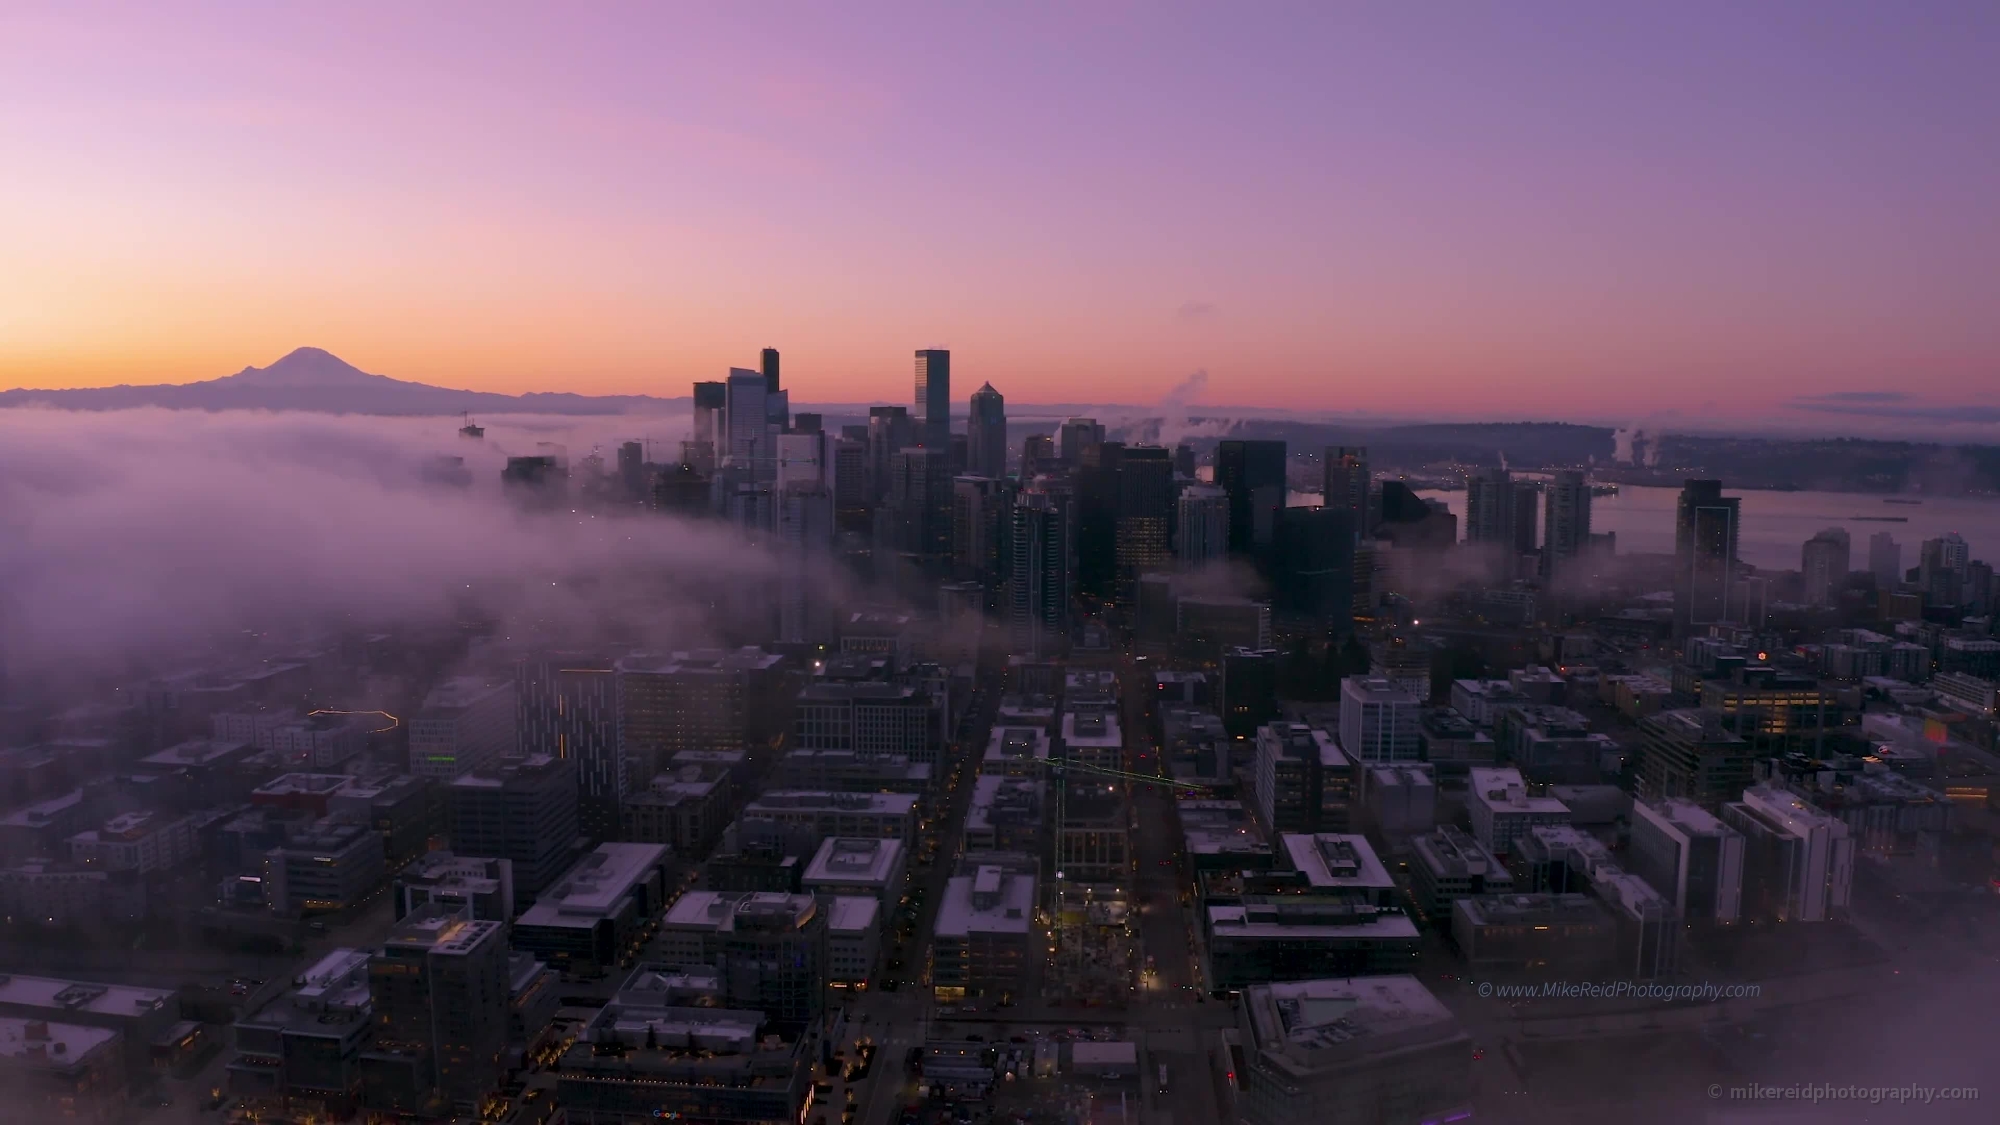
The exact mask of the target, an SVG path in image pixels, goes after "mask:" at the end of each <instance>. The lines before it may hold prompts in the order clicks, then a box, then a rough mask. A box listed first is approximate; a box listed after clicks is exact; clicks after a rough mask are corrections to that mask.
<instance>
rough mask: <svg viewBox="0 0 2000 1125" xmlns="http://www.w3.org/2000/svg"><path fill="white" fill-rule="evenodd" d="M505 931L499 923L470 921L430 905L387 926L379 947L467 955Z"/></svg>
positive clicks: (439, 906) (447, 910)
mask: <svg viewBox="0 0 2000 1125" xmlns="http://www.w3.org/2000/svg"><path fill="white" fill-rule="evenodd" d="M505 928H506V927H505V926H503V925H502V924H501V923H499V922H475V921H471V920H470V919H467V918H465V917H463V916H462V915H460V914H459V913H458V912H457V911H455V910H450V909H447V908H445V907H443V906H441V905H438V904H435V903H431V904H426V905H424V906H421V907H419V908H417V909H416V910H415V911H412V912H411V913H410V914H409V915H407V916H406V917H404V918H403V919H402V920H401V921H399V922H397V923H396V924H395V925H394V926H391V927H390V928H389V934H388V936H387V937H386V938H384V939H383V944H384V945H385V946H400V947H403V948H406V949H408V948H418V949H424V950H428V951H431V952H435V953H452V954H457V953H470V952H471V951H472V950H473V949H475V948H477V947H478V946H479V944H480V943H481V942H482V941H485V940H486V938H487V937H488V936H489V935H491V934H494V933H499V932H502V931H504V930H505Z"/></svg>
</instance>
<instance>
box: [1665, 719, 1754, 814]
mask: <svg viewBox="0 0 2000 1125" xmlns="http://www.w3.org/2000/svg"><path fill="white" fill-rule="evenodd" d="M1639 738H1640V742H1639V771H1638V772H1639V778H1638V781H1639V784H1638V791H1639V795H1640V796H1642V797H1654V798H1659V797H1677V798H1680V799H1682V800H1688V801H1693V802H1695V803H1696V804H1698V805H1701V806H1703V807H1704V808H1709V809H1714V808H1716V807H1718V806H1719V805H1721V803H1722V802H1724V801H1727V800H1729V799H1730V798H1731V797H1732V796H1733V795H1735V794H1737V793H1740V792H1742V791H1743V788H1744V787H1745V786H1747V785H1749V784H1750V782H1751V781H1752V780H1753V777H1752V775H1753V774H1754V773H1755V769H1756V760H1757V753H1756V750H1755V748H1754V747H1752V746H1751V745H1750V743H1748V742H1746V741H1744V740H1743V738H1742V737H1740V736H1739V735H1737V734H1736V733H1735V732H1733V731H1731V730H1730V729H1729V728H1728V726H1727V725H1726V724H1725V723H1724V721H1723V717H1722V715H1721V713H1719V712H1715V711H1704V710H1699V709H1696V708H1687V709H1682V710H1673V711H1661V712H1658V713H1656V714H1652V715H1648V716H1646V717H1645V718H1644V719H1642V720H1640V722H1639Z"/></svg>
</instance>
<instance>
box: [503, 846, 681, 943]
mask: <svg viewBox="0 0 2000 1125" xmlns="http://www.w3.org/2000/svg"><path fill="white" fill-rule="evenodd" d="M666 859H667V847H666V845H665V844H599V845H597V848H596V850H594V851H592V852H591V853H590V854H589V855H587V856H584V857H583V858H582V859H581V860H578V861H577V864H576V866H575V867H572V868H570V869H569V871H568V872H567V873H566V874H564V875H563V877H562V878H560V879H558V880H556V882H555V885H553V886H551V887H550V888H549V889H548V890H546V891H543V892H542V893H541V894H540V895H539V896H537V897H536V899H535V905H533V906H531V907H529V908H528V909H527V912H526V913H524V914H522V915H521V917H520V918H519V919H517V920H516V921H515V925H516V926H586V927H587V926H594V925H596V924H597V922H598V921H600V920H601V919H603V918H606V917H609V916H610V915H611V914H613V913H615V912H616V911H617V909H618V904H619V903H620V902H621V901H622V900H623V899H624V898H625V896H626V895H628V894H630V893H632V888H633V887H635V886H637V885H638V884H639V882H640V881H641V880H643V879H645V877H646V876H647V874H648V873H650V872H651V871H652V869H653V868H655V867H658V866H659V865H661V864H663V863H665V862H666Z"/></svg>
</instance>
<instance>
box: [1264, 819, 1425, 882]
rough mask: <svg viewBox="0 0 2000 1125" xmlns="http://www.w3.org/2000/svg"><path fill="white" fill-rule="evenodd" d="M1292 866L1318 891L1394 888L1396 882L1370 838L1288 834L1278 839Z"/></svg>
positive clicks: (1320, 834) (1333, 834)
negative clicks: (1369, 841)
mask: <svg viewBox="0 0 2000 1125" xmlns="http://www.w3.org/2000/svg"><path fill="white" fill-rule="evenodd" d="M1278 841H1279V843H1280V844H1281V845H1282V846H1283V848H1284V850H1285V854H1286V855H1288V856H1290V857H1291V861H1292V866H1293V867H1294V868H1295V869H1297V870H1298V871H1300V872H1302V873H1304V875H1305V876H1306V880H1307V881H1308V882H1309V883H1311V884H1312V886H1313V887H1314V888H1347V887H1355V888H1394V887H1395V885H1396V880H1395V879H1394V878H1392V877H1391V876H1390V875H1389V869H1388V868H1386V867H1384V866H1382V861H1381V860H1380V859H1377V858H1376V856H1375V849H1374V848H1372V847H1370V846H1369V845H1368V838H1367V837H1366V836H1358V835H1341V834H1337V833H1332V832H1322V833H1319V834H1318V835H1308V834H1306V833H1301V832H1287V833H1284V834H1283V835H1281V836H1279V837H1278Z"/></svg>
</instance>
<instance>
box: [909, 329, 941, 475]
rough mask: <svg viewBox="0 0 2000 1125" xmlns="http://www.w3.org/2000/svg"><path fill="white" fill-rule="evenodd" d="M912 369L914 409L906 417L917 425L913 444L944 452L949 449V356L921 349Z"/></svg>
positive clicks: (938, 350)
mask: <svg viewBox="0 0 2000 1125" xmlns="http://www.w3.org/2000/svg"><path fill="white" fill-rule="evenodd" d="M916 368H917V393H916V406H915V408H914V409H913V410H911V411H910V417H911V418H912V419H914V420H915V421H916V423H917V441H919V442H920V443H922V444H923V445H924V447H925V448H928V449H935V450H938V451H939V452H941V453H942V452H946V451H948V450H949V449H950V446H951V352H949V351H947V350H946V349H944V348H924V349H921V350H919V351H918V352H917V365H916Z"/></svg>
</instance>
